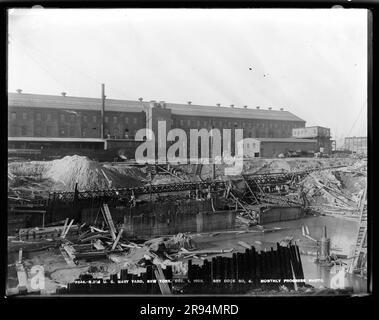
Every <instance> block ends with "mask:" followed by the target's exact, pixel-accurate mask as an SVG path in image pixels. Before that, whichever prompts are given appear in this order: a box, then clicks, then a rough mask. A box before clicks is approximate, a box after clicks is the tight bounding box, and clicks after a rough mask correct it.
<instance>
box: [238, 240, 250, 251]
mask: <svg viewBox="0 0 379 320" xmlns="http://www.w3.org/2000/svg"><path fill="white" fill-rule="evenodd" d="M237 243H238V244H239V245H240V246H241V247H244V248H246V249H251V245H250V244H248V243H246V242H245V241H238V242H237Z"/></svg>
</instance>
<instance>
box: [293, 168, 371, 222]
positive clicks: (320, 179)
mask: <svg viewBox="0 0 379 320" xmlns="http://www.w3.org/2000/svg"><path fill="white" fill-rule="evenodd" d="M366 170H367V164H366V163H364V162H362V161H359V162H356V163H354V164H353V165H351V166H348V167H344V168H340V169H335V170H323V171H316V172H312V173H311V174H309V175H308V176H307V177H305V178H304V179H303V181H302V182H301V186H302V188H303V191H304V194H305V197H306V199H307V201H308V204H309V207H310V208H312V209H313V210H315V211H319V212H321V213H323V214H327V215H344V216H346V217H349V216H350V217H357V216H358V214H359V203H361V198H362V196H363V193H364V188H365V186H366V183H367V182H366V180H367V179H366V174H367V173H366Z"/></svg>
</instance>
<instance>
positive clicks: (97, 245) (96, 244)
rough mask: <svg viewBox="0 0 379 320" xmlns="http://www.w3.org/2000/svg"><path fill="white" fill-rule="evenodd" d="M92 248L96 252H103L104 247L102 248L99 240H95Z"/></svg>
mask: <svg viewBox="0 0 379 320" xmlns="http://www.w3.org/2000/svg"><path fill="white" fill-rule="evenodd" d="M93 246H94V247H95V248H96V249H97V250H104V249H105V247H104V246H103V244H102V243H101V240H100V239H97V240H96V242H95V243H94V244H93Z"/></svg>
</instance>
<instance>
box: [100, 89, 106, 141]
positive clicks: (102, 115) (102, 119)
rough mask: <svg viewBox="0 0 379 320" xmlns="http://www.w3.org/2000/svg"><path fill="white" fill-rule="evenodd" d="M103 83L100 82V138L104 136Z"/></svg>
mask: <svg viewBox="0 0 379 320" xmlns="http://www.w3.org/2000/svg"><path fill="white" fill-rule="evenodd" d="M104 112H105V84H104V83H102V84H101V138H104V137H105V135H104V133H105V132H104Z"/></svg>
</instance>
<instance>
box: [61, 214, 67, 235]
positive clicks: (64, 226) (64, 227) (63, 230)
mask: <svg viewBox="0 0 379 320" xmlns="http://www.w3.org/2000/svg"><path fill="white" fill-rule="evenodd" d="M67 223H68V218H66V220H65V222H64V225H63V229H62V233H61V237H63V235H64V232H65V229H66V226H67Z"/></svg>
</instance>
